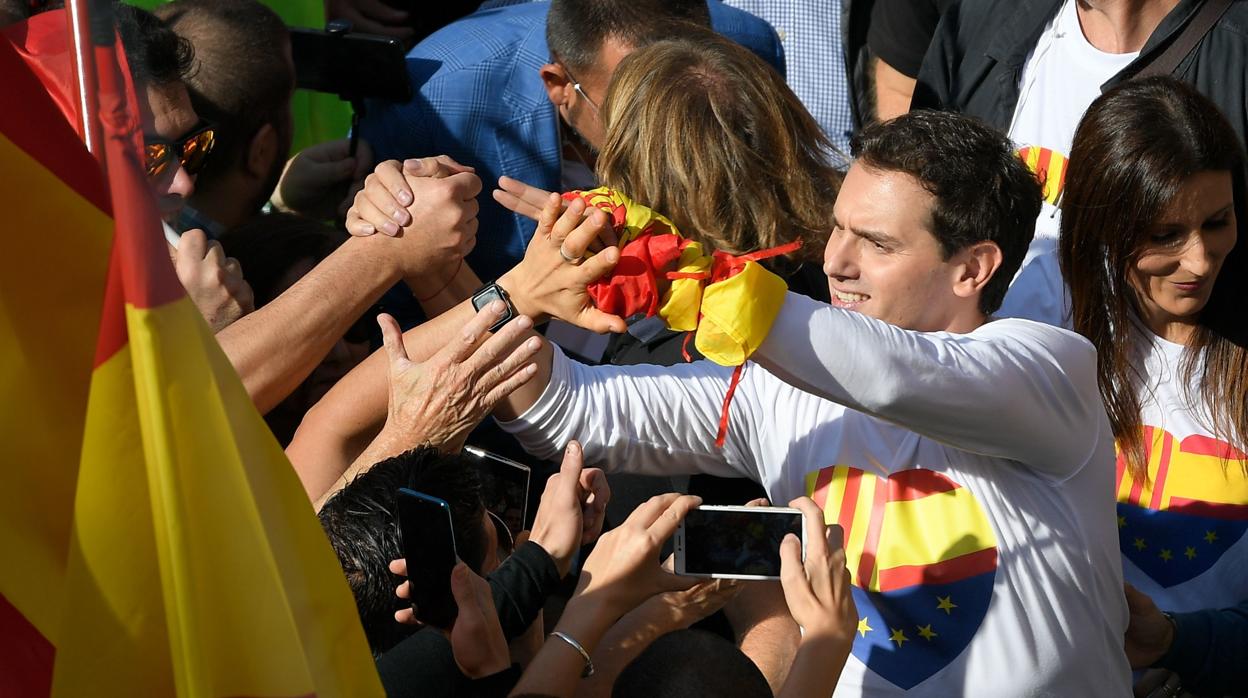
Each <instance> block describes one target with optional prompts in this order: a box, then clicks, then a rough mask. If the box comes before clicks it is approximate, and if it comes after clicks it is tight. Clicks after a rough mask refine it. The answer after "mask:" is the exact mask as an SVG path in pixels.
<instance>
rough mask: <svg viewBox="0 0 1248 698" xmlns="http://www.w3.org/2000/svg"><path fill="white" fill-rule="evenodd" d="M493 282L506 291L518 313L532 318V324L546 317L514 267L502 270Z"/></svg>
mask: <svg viewBox="0 0 1248 698" xmlns="http://www.w3.org/2000/svg"><path fill="white" fill-rule="evenodd" d="M494 283H496V284H498V285H499V286H501V287H502V288H503V290H504V291H506V292H507V296H508V297H509V298H511V304H512V306H514V307H515V309H516V312H517V313H518V314H520V315H527V316H529V317H530V318H532V319H533V323H534V324H539V323H542V322H544V321H545V320H546V319H547V318H546V315H545V313H543V312H542V311H541V308H539V307H538V306H537V304H536V303H534V302H533V300H532V299H531V298H530V297H529V293H528V288H527V287H526V286H525V284H524V282H523V281H522V280H521V277H520V275H519V274H517V273H516V270H515V269H514V268H513V269H511V270H509V271H507V272H504V273H503V275H502V276H500V277H498V280H497V281H495V282H494Z"/></svg>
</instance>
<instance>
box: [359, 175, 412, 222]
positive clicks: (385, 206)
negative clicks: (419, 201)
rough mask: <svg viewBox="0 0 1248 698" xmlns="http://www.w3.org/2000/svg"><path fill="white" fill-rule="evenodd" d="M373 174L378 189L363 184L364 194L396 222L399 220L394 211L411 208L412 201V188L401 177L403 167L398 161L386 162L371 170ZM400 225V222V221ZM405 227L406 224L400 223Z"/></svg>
mask: <svg viewBox="0 0 1248 698" xmlns="http://www.w3.org/2000/svg"><path fill="white" fill-rule="evenodd" d="M373 174H374V175H375V176H376V177H377V180H376V181H377V183H378V184H380V186H378V187H373V186H370V185H369V184H367V183H366V184H365V186H364V194H365V196H367V197H368V198H369V200H371V201H372V202H373V204H375V205H376V206H377V208H379V209H381V210H382V211H385V212H387V213H389V214H390V216H391V217H392V218H394V219H395V220H396V221H398V220H399V218H398V217H397V216H396V215H395V211H396V210H398V209H402V208H404V207H406V206H411V205H412V201H413V200H414V199H413V195H412V187H411V185H410V184H408V183H407V177H405V176H404V175H403V166H402V165H400V164H399V161H398V160H386V161H385V162H383V163H381V164H379V165H377V168H376V169H374V170H373ZM400 223H402V221H400ZM402 224H403V225H406V223H402Z"/></svg>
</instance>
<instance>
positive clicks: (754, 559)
mask: <svg viewBox="0 0 1248 698" xmlns="http://www.w3.org/2000/svg"><path fill="white" fill-rule="evenodd" d="M788 534H794V535H795V536H797V538H798V540H799V542H800V543H801V548H800V549H801V551H802V555H803V557H804V555H805V549H806V546H805V541H806V538H805V529H804V528H803V526H802V512H801V510H799V509H792V508H786V507H745V506H702V507H698V508H697V509H695V510H693V511H691V512H689V516H687V517H686V518H685V520H684V521H683V522H682V523H681V526H680V528H679V529H678V530H677V531H676V538H675V541H674V547H675V553H676V574H683V575H687V576H690V577H710V578H713V579H755V580H761V579H771V580H778V579H780V542H781V541H783V540H784V538H785V536H786V535H788Z"/></svg>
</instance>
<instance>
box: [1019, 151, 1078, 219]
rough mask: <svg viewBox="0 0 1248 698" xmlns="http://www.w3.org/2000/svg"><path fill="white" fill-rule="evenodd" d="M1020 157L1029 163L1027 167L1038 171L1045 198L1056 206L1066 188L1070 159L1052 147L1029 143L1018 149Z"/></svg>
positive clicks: (1035, 171)
mask: <svg viewBox="0 0 1248 698" xmlns="http://www.w3.org/2000/svg"><path fill="white" fill-rule="evenodd" d="M1018 157H1019V158H1021V159H1022V161H1023V162H1025V163H1027V169H1029V170H1031V171H1032V172H1034V173H1036V176H1037V177H1038V178H1039V180H1040V184H1041V185H1042V186H1043V191H1044V200H1045V201H1047V202H1049V203H1050V204H1052V205H1054V206H1056V205H1057V202H1058V201H1059V200H1060V199H1061V197H1062V190H1064V189H1065V188H1066V170H1067V168H1068V166H1069V165H1070V161H1069V160H1067V159H1066V156H1065V155H1062V154H1061V153H1059V152H1057V151H1056V150H1052V149H1050V148H1042V147H1040V146H1036V145H1029V146H1027V147H1026V148H1019V149H1018Z"/></svg>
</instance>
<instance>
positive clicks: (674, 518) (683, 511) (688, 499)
mask: <svg viewBox="0 0 1248 698" xmlns="http://www.w3.org/2000/svg"><path fill="white" fill-rule="evenodd" d="M700 504H702V498H701V497H696V496H693V495H688V494H686V495H682V496H680V497H678V498H677V499H676V500H675V501H673V502H671V503H670V504H668V506H667V509H665V510H664V511H663V512H662V513H661V514H660V515H659V517H658V518H657V519H655V520H654V522H653V523H651V524H650V526H649V527H648V528H649V531H650V539H651V540H653V541H654V542H656V543H659V544H662V543H663V542H666V541H667V539H668V538H671V537H672V534H674V533H676V529H677V528H678V527H679V526H680V522H681V521H684V520H685V516H686V515H688V514H689V512H690V511H692V510H694V509H696V508H697V507H698V506H699V505H700Z"/></svg>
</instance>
